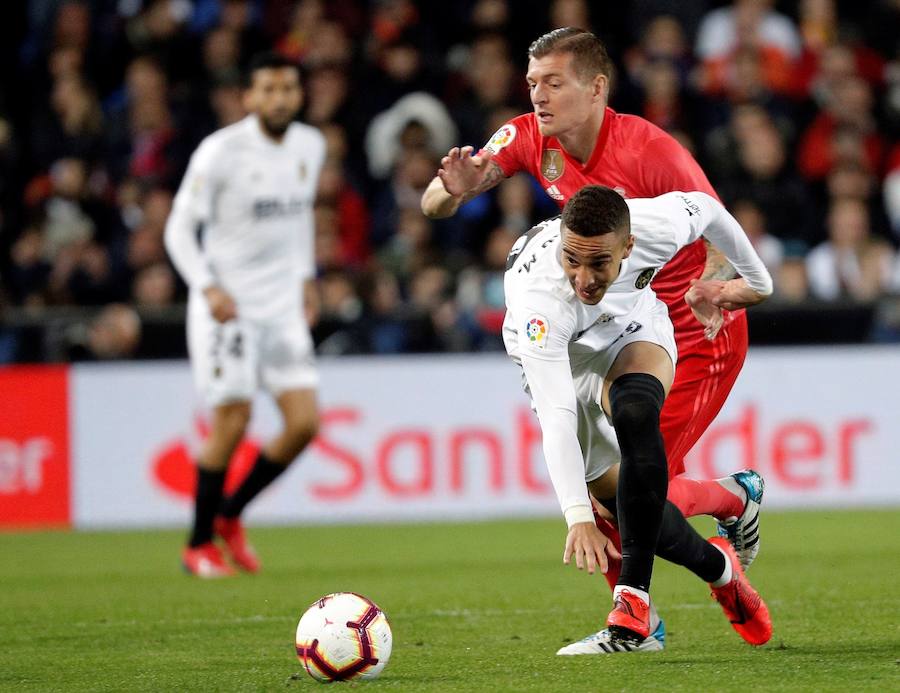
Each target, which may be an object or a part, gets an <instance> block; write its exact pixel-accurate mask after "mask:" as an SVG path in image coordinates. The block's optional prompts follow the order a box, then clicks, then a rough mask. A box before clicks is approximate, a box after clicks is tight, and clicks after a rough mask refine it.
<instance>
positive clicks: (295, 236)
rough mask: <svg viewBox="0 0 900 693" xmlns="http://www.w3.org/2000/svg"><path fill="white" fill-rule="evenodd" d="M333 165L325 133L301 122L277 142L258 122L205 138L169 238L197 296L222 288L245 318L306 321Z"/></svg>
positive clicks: (175, 209)
mask: <svg viewBox="0 0 900 693" xmlns="http://www.w3.org/2000/svg"><path fill="white" fill-rule="evenodd" d="M324 158H325V139H324V137H323V136H322V134H321V133H320V132H319V131H318V130H317V129H316V128H313V127H311V126H308V125H303V124H300V123H292V124H291V125H290V126H289V127H288V130H287V132H286V133H285V135H284V137H283V139H282V140H281V142H275V141H273V140H272V139H270V138H269V137H267V136H266V135H265V134H263V131H262V129H261V126H260V124H259V122H258V119H257V117H256V116H253V115H251V116H248V117H247V118H244V119H243V120H241V121H239V122H237V123H235V124H234V125H231V126H229V127H226V128H223V129H221V130H219V131H217V132H215V133H213V134H212V135H210V136H209V137H207V138H206V139H204V140H203V142H202V143H201V144H200V146H199V147H198V148H197V151H196V152H194V155H193V156H192V157H191V161H190V165H189V166H188V170H187V173H186V174H185V176H184V180H183V181H182V183H181V187H180V188H179V190H178V194H177V195H176V197H175V202H174V205H173V212H172V217H171V218H170V220H169V227H170V228H167V233H166V237H167V238H166V241H167V243H166V244H167V246H168V247H169V251H170V254H171V255H172V258H173V260H174V261H175V264H176V266H177V267H178V269H179V271H181V273H182V275H183V276H184V277H185V279H186V281H187V282H188V284H189V285H190V287H191V291H192V292H195V293H196V292H198V291H200V290H202V289H204V288H207V287H208V286H210V285H211V284H217V285H219V286H221V287H222V288H224V289H225V290H226V291H227V292H228V293H229V294H231V296H232V297H233V298H234V300H235V302H236V303H237V311H238V317H240V318H242V319H247V320H252V321H257V322H274V321H281V320H289V319H300V318H302V310H301V308H302V296H301V291H302V288H301V287H302V283H303V280H305V279H308V278H311V277H313V276H314V272H315V257H314V241H315V229H314V222H313V204H314V202H315V196H316V188H317V185H318V179H319V173H320V171H321V168H322V163H323V161H324ZM198 222H199V224H201V225H202V231H201V240H200V246H199V248H198V247H197V240H196V225H197V223H198Z"/></svg>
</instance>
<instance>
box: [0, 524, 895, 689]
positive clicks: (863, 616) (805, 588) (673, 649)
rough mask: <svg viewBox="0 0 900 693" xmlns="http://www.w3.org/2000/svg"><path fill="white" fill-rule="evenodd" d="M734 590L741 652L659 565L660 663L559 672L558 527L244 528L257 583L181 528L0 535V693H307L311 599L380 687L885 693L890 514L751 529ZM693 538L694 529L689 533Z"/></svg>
mask: <svg viewBox="0 0 900 693" xmlns="http://www.w3.org/2000/svg"><path fill="white" fill-rule="evenodd" d="M762 520H763V524H762V530H763V534H762V541H763V544H762V551H761V553H760V556H759V558H758V560H757V563H756V564H754V566H753V567H752V568H751V570H750V573H749V575H750V578H751V580H752V581H753V582H754V584H755V585H756V586H757V588H758V589H759V590H760V592H761V593H762V595H763V596H764V598H766V600H767V601H768V604H769V607H770V609H771V612H772V617H773V621H774V625H775V634H774V636H773V638H772V640H771V642H770V643H769V644H768V645H766V646H765V647H762V648H758V649H754V648H751V647H749V646H748V645H745V644H744V643H743V642H742V641H741V640H740V638H739V637H738V636H737V634H736V633H734V632H733V631H732V630H731V627H730V626H729V624H728V623H727V622H726V620H725V619H724V617H723V616H722V613H721V611H720V609H719V607H718V606H717V605H716V604H715V603H714V602H712V601H711V600H710V599H709V596H708V590H707V589H706V587H705V585H703V584H702V583H700V581H699V580H697V579H696V578H694V577H693V576H692V575H690V574H688V573H687V572H686V571H684V570H683V569H680V568H676V567H674V566H671V565H669V564H665V563H663V562H659V563H658V564H657V569H656V574H655V576H654V584H653V592H654V596H655V598H656V599H657V602H658V604H659V607H660V610H661V612H662V615H663V617H664V618H665V620H666V623H667V626H668V631H669V635H668V637H669V640H668V647H667V649H666V651H665V652H662V653H649V654H639V655H621V654H620V655H614V656H608V657H578V658H561V657H556V656H555V655H554V653H555V651H556V649H557V648H558V647H560V646H561V645H563V644H564V643H567V642H569V641H571V640H574V639H577V638H580V637H582V636H584V635H586V634H587V633H589V632H591V631H594V630H596V629H597V628H598V624H599V623H600V621H601V619H602V618H603V617H605V615H606V613H607V611H608V609H609V606H610V603H609V602H610V600H609V596H608V591H607V588H606V586H605V583H604V581H603V579H602V578H601V577H599V576H594V577H589V576H588V575H587V574H583V573H579V572H578V571H577V570H575V569H574V567H572V566H570V567H564V566H563V565H562V564H561V562H560V557H561V555H562V546H563V538H564V532H563V527H562V524H561V522H558V521H547V520H528V521H504V522H487V523H477V524H429V525H419V526H409V525H397V526H358V527H296V528H273V529H255V530H251V532H250V535H251V538H252V539H253V540H254V542H255V543H256V545H257V548H258V550H259V552H260V554H261V558H262V559H263V562H264V572H263V573H262V574H260V575H258V576H240V577H238V578H235V579H230V580H224V581H219V582H203V581H198V580H195V579H191V578H188V577H186V576H185V575H183V574H181V573H180V571H179V567H178V553H179V550H180V544H181V541H182V539H183V532H173V531H165V532H163V531H154V532H121V533H119V532H105V533H104V532H101V533H58V532H47V533H26V534H5V535H0V690H3V691H6V690H9V691H17V692H18V691H22V692H25V691H41V692H44V691H313V690H319V688H318V687H319V686H320V685H322V684H319V683H316V682H315V681H313V680H312V679H311V678H309V677H308V676H307V675H306V674H305V672H304V671H303V669H302V667H301V665H300V664H299V662H298V661H297V660H296V656H295V654H294V651H293V633H294V628H295V627H296V622H297V619H298V618H299V616H300V614H301V613H302V612H303V610H304V609H305V608H306V606H308V605H309V604H310V603H311V602H312V601H314V600H315V599H316V598H318V597H319V596H321V595H323V594H326V593H328V592H334V591H339V590H354V591H357V592H361V593H362V594H365V595H367V596H369V597H371V598H372V599H374V600H375V601H376V602H378V603H379V605H381V607H382V608H383V609H384V610H385V611H386V612H387V614H388V618H389V619H390V621H391V625H392V627H393V630H394V654H393V657H392V658H391V661H390V664H389V665H388V667H387V669H386V670H385V672H384V674H383V675H382V677H381V678H380V679H378V680H376V681H373V682H361V683H345V684H333V685H334V686H337V687H338V688H339V689H342V687H353V688H356V689H361V690H372V691H376V690H397V691H415V692H417V693H418V692H420V691H441V692H444V691H491V692H492V693H496V692H500V691H540V692H541V693H548V692H550V691H566V692H567V693H571V692H574V691H622V690H626V691H648V690H660V691H671V690H686V691H748V690H759V691H776V690H779V691H826V690H827V691H860V690H879V691H892V690H900V511H898V510H891V511H871V512H851V511H844V510H835V511H828V512H807V513H768V514H764V515H763V518H762ZM698 526H699V527H700V528H701V531H704V532H705V533H710V534H711V533H712V523H711V521H709V520H703V521H701V522H698Z"/></svg>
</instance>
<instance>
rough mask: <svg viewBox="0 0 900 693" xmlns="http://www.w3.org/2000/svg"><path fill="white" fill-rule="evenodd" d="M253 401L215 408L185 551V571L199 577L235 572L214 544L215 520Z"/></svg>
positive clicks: (199, 466)
mask: <svg viewBox="0 0 900 693" xmlns="http://www.w3.org/2000/svg"><path fill="white" fill-rule="evenodd" d="M250 411H251V409H250V403H249V402H247V401H236V402H228V403H226V404H221V405H219V406H217V407H215V408H214V409H213V413H212V422H211V424H210V432H209V437H208V438H207V439H206V442H205V443H204V446H203V449H202V451H201V453H200V456H199V458H198V460H197V490H196V493H195V496H194V524H193V527H192V528H191V535H190V538H189V540H188V545H187V547H185V549H184V551H183V553H182V557H181V560H182V565H183V566H184V568H185V570H186V571H187V572H189V573H191V574H192V575H196V576H198V577H204V578H209V577H223V576H226V575H230V574H232V573H233V572H234V571H232V570H231V568H230V567H229V566H228V565H227V564H226V563H225V560H224V559H223V558H222V554H221V552H220V551H219V549H218V547H216V546H215V544H213V533H214V529H213V523H214V520H215V517H216V513H217V512H218V510H219V506H220V505H221V503H222V489H223V487H224V485H225V471H226V469H227V467H228V461H229V460H230V459H231V455H232V454H233V453H234V450H235V448H236V447H237V444H238V443H239V442H240V440H241V438H242V437H243V435H244V432H245V431H246V429H247V423H248V422H249V420H250Z"/></svg>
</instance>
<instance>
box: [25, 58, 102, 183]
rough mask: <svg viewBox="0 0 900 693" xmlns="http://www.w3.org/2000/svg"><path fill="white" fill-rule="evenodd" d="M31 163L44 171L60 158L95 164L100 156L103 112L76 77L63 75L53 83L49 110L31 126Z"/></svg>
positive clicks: (90, 92) (82, 81) (75, 75)
mask: <svg viewBox="0 0 900 693" xmlns="http://www.w3.org/2000/svg"><path fill="white" fill-rule="evenodd" d="M32 140H33V141H32V146H31V151H32V155H33V161H32V162H31V163H32V164H33V165H34V166H36V167H37V168H46V167H47V166H49V165H50V164H51V163H52V162H53V161H55V160H56V159H59V158H62V157H75V158H80V159H84V160H85V161H90V162H95V161H97V160H98V159H99V158H100V156H101V154H102V153H103V148H104V143H103V113H102V111H101V110H100V102H99V101H98V100H97V96H96V94H94V92H93V90H92V89H91V88H90V87H89V86H88V85H87V84H86V83H85V81H84V79H83V78H82V77H81V76H80V75H78V74H69V73H67V74H62V75H60V76H59V77H58V78H57V79H56V81H55V82H54V83H53V89H52V92H51V94H50V110H48V111H46V112H42V113H41V114H40V115H39V118H38V120H37V122H35V123H33V125H32Z"/></svg>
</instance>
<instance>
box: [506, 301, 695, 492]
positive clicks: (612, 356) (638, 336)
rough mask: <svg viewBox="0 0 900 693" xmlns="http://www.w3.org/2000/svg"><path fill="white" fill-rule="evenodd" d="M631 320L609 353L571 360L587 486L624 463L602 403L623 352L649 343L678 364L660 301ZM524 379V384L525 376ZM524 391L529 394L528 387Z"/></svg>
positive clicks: (675, 349)
mask: <svg viewBox="0 0 900 693" xmlns="http://www.w3.org/2000/svg"><path fill="white" fill-rule="evenodd" d="M630 318H631V319H630V320H629V322H628V324H627V326H626V327H625V329H623V331H622V335H621V336H620V337H619V338H618V339H616V341H615V342H613V343H612V344H610V345H609V346H608V347H607V348H606V349H604V350H603V351H599V352H594V353H593V354H591V355H590V356H580V357H578V358H574V359H571V366H572V380H573V381H574V383H575V394H576V397H577V401H578V411H577V415H578V442H579V444H580V445H581V453H582V455H583V456H584V480H585V481H586V482H590V481H594V480H595V479H599V478H600V477H601V476H603V475H604V474H605V473H606V472H607V471H609V469H610V468H611V467H613V466H614V465H616V464H618V463H619V462H620V461H621V453H620V451H619V441H618V439H617V438H616V430H615V429H614V428H613V425H612V423H611V422H610V420H609V417H607V416H606V413H605V412H604V411H603V408H602V407H601V405H600V402H601V397H602V395H603V380H604V378H605V377H606V374H607V373H609V369H610V368H612V365H613V363H614V362H615V360H616V357H618V355H619V353H620V352H621V351H622V349H624V348H625V347H626V346H627V345H629V344H634V343H635V342H650V343H651V344H658V345H659V346H661V347H662V348H663V349H665V350H666V352H667V353H668V354H669V357H670V358H671V359H672V365H673V366H674V365H675V364H676V363H677V362H678V349H677V347H676V346H675V331H674V328H673V327H672V322H671V321H670V320H669V312H668V309H667V308H666V306H665V304H663V303H661V302H660V301H657V302H656V303H655V304H654V305H653V307H652V308H651V309H649V310H646V311H642V312H641V313H640V314H634V315H631V316H630ZM522 379H523V382H524V380H525V378H524V373H523V376H522ZM525 388H526V391H527V389H528V387H527V384H526V385H525ZM532 408H533V405H532Z"/></svg>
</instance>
